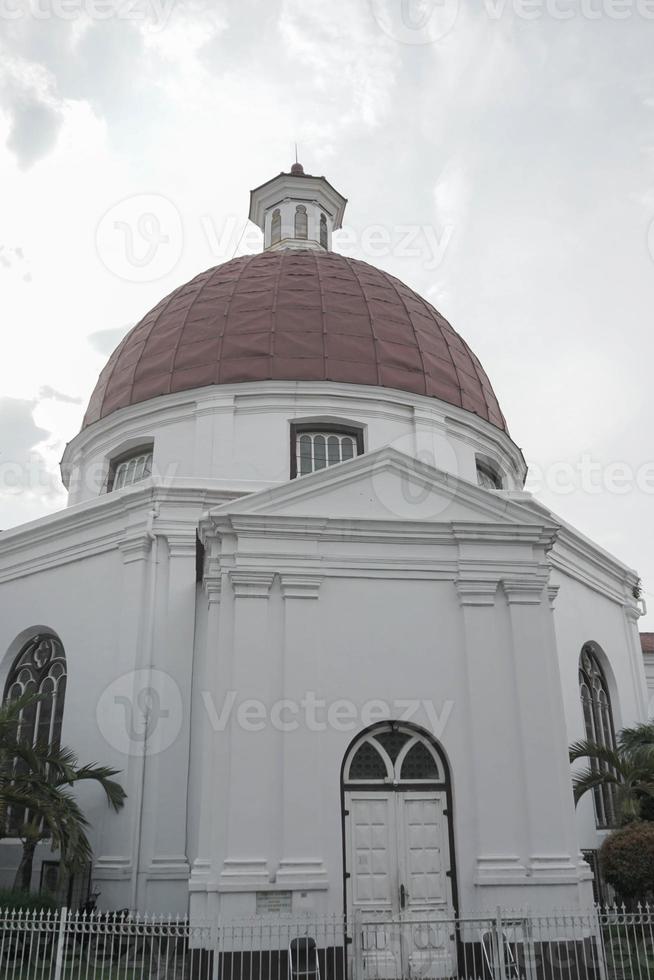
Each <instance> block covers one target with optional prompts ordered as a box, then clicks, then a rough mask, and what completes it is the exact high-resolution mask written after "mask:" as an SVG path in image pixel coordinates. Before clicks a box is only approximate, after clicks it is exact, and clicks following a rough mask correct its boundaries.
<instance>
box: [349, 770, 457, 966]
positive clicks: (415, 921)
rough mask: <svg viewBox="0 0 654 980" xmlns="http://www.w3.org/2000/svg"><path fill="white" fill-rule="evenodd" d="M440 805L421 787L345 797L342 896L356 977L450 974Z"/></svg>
mask: <svg viewBox="0 0 654 980" xmlns="http://www.w3.org/2000/svg"><path fill="white" fill-rule="evenodd" d="M446 799H447V798H446V794H445V792H444V791H442V790H429V789H426V790H405V791H397V792H388V791H386V790H385V789H382V788H380V789H379V790H378V791H377V790H372V791H370V792H359V791H351V792H348V793H346V809H347V810H348V811H349V814H348V816H347V817H346V853H347V858H348V871H349V872H350V878H349V880H348V885H349V888H348V892H349V902H350V909H351V910H352V912H354V913H355V915H356V916H357V917H358V918H359V920H360V922H361V934H360V937H359V939H360V943H361V953H362V967H363V975H364V977H378V978H390V977H397V978H399V977H413V978H419V977H420V978H430V977H433V978H437V977H449V976H452V974H453V973H455V972H456V955H455V943H454V930H453V929H452V928H451V924H450V921H449V920H450V919H451V916H452V915H453V907H452V890H451V884H450V878H449V877H448V875H447V872H448V871H449V869H450V854H449V832H448V817H447V815H446V813H445V812H444V811H445V810H446V808H447V804H446ZM402 886H404V888H403V891H402ZM401 895H402V897H403V899H404V901H403V904H402V901H401Z"/></svg>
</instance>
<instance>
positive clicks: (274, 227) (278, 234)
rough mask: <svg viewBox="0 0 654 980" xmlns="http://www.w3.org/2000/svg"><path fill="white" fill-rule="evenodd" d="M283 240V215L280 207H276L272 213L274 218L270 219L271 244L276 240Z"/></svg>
mask: <svg viewBox="0 0 654 980" xmlns="http://www.w3.org/2000/svg"><path fill="white" fill-rule="evenodd" d="M281 240H282V215H281V212H280V210H279V208H275V210H274V211H273V213H272V218H271V221H270V244H271V245H274V244H275V243H276V242H281Z"/></svg>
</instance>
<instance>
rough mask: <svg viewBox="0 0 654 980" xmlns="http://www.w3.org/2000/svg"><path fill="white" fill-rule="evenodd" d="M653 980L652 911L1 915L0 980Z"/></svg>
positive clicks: (622, 909)
mask: <svg viewBox="0 0 654 980" xmlns="http://www.w3.org/2000/svg"><path fill="white" fill-rule="evenodd" d="M446 977H449V978H457V980H654V909H650V908H649V907H647V906H645V907H642V908H638V910H637V911H632V912H628V911H626V910H625V909H624V908H611V909H593V910H590V911H588V912H586V913H560V914H553V915H548V916H539V915H533V914H528V913H523V912H499V911H498V912H497V913H496V914H494V915H480V916H462V917H460V918H457V919H451V918H439V917H437V916H429V917H422V918H421V917H420V916H416V915H411V916H409V915H406V916H405V917H403V918H402V919H392V918H385V917H383V916H381V915H376V916H357V917H355V918H354V919H352V920H351V921H346V920H345V919H343V918H342V917H338V916H337V917H333V918H320V919H317V918H313V917H310V916H306V917H302V918H299V917H293V918H292V917H290V916H288V917H287V916H277V917H274V918H273V917H265V916H258V917H256V918H254V919H249V920H239V921H230V922H215V923H195V922H189V921H188V920H185V919H180V918H170V917H160V916H157V917H152V916H132V915H129V916H127V915H121V914H118V913H117V914H107V913H93V914H84V913H70V912H67V911H66V910H65V909H63V910H61V911H60V912H26V911H4V912H2V911H0V978H2V980H401V978H402V980H403V978H407V980H408V978H412V980H414V978H415V980H418V978H425V980H427V978H434V980H435V978H446Z"/></svg>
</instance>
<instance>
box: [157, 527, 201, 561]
mask: <svg viewBox="0 0 654 980" xmlns="http://www.w3.org/2000/svg"><path fill="white" fill-rule="evenodd" d="M157 530H158V532H159V533H162V534H163V535H164V537H165V538H166V541H167V542H168V554H169V555H170V557H171V558H195V552H196V534H195V528H193V531H192V533H189V532H188V531H166V530H162V529H161V528H157Z"/></svg>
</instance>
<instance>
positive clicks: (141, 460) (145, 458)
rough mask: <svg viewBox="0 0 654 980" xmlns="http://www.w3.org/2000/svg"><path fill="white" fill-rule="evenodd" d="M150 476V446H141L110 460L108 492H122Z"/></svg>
mask: <svg viewBox="0 0 654 980" xmlns="http://www.w3.org/2000/svg"><path fill="white" fill-rule="evenodd" d="M151 475H152V446H142V447H141V448H140V449H133V450H131V451H130V452H129V453H123V454H122V455H121V456H118V457H117V458H116V459H114V460H112V462H111V466H110V467H109V482H108V490H109V491H111V490H122V489H123V487H131V486H132V484H134V483H139V482H140V481H141V480H147V478H148V477H149V476H151Z"/></svg>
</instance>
